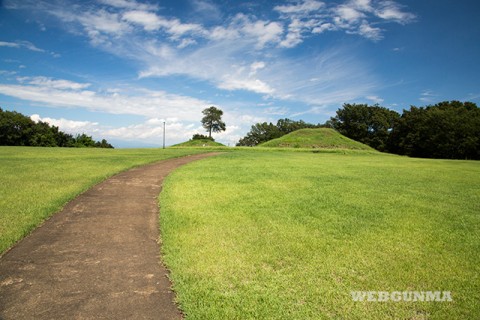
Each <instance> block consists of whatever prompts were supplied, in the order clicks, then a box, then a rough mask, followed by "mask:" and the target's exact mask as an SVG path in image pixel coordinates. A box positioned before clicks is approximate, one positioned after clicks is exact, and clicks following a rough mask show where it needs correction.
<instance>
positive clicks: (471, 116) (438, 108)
mask: <svg viewBox="0 0 480 320" xmlns="http://www.w3.org/2000/svg"><path fill="white" fill-rule="evenodd" d="M390 149H391V151H392V152H395V153H399V154H404V155H408V156H412V157H422V158H444V159H477V160H478V159H480V108H478V107H477V105H476V104H474V103H472V102H459V101H444V102H440V103H438V104H436V105H433V106H427V107H421V108H418V107H414V106H412V107H410V110H403V114H402V117H401V118H400V119H399V120H398V123H397V124H396V126H395V128H394V130H393V131H392V134H391V148H390Z"/></svg>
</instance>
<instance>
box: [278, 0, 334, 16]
mask: <svg viewBox="0 0 480 320" xmlns="http://www.w3.org/2000/svg"><path fill="white" fill-rule="evenodd" d="M324 6H325V3H324V2H321V1H315V0H304V1H302V2H297V3H295V4H290V5H281V6H276V7H274V8H273V9H274V10H275V11H278V12H280V13H283V14H301V15H305V14H309V13H311V12H314V11H317V10H319V9H321V8H323V7H324Z"/></svg>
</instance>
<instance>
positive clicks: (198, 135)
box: [192, 133, 215, 141]
mask: <svg viewBox="0 0 480 320" xmlns="http://www.w3.org/2000/svg"><path fill="white" fill-rule="evenodd" d="M205 139H206V140H211V141H215V139H213V138H212V137H208V136H205V135H203V134H199V133H195V134H194V135H193V137H192V140H205Z"/></svg>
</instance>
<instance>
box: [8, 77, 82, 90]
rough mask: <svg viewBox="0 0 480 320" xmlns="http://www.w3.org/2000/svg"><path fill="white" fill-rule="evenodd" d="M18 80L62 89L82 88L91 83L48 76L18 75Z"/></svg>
mask: <svg viewBox="0 0 480 320" xmlns="http://www.w3.org/2000/svg"><path fill="white" fill-rule="evenodd" d="M17 80H18V81H19V82H21V83H28V84H32V85H35V86H39V87H45V88H52V89H61V90H64V89H66V90H82V89H86V88H88V87H90V83H78V82H73V81H70V80H63V79H59V80H54V79H52V78H48V77H18V78H17Z"/></svg>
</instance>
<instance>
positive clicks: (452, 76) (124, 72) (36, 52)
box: [0, 0, 480, 147]
mask: <svg viewBox="0 0 480 320" xmlns="http://www.w3.org/2000/svg"><path fill="white" fill-rule="evenodd" d="M479 14H480V2H478V1H477V0H461V1H446V0H419V1H413V0H397V1H391V0H338V1H327V0H324V1H317V0H301V1H289V0H286V1H267V0H256V1H234V0H217V1H213V0H169V1H153V0H150V1H141V0H88V1H74V0H48V1H42V0H3V1H2V0H0V106H1V107H2V108H3V109H6V110H15V111H18V112H22V113H24V114H26V115H29V116H31V117H32V119H34V120H42V121H46V122H49V123H51V124H53V125H56V126H59V127H60V129H62V130H63V131H67V132H70V133H82V132H85V133H87V134H89V135H92V136H93V137H94V138H96V139H102V138H106V139H107V140H108V141H110V142H113V144H114V145H115V146H116V147H134V146H138V147H142V146H159V145H161V144H162V134H163V122H164V121H165V122H166V131H167V135H166V141H167V145H171V144H174V143H178V142H181V141H185V140H188V139H189V138H191V136H192V135H193V134H194V133H203V132H204V129H202V127H201V124H200V119H201V117H202V114H201V111H202V110H203V109H204V108H206V107H209V106H211V105H214V106H217V107H219V108H221V109H222V110H223V111H224V120H225V122H226V124H227V130H226V131H225V132H223V133H221V134H216V135H214V137H215V138H216V140H217V141H220V142H223V143H225V144H229V145H231V146H232V145H234V144H235V143H236V142H237V141H238V140H239V139H240V138H241V137H243V136H244V135H245V134H246V133H247V132H248V131H249V129H250V127H251V125H253V124H255V123H257V122H263V121H272V122H276V120H278V119H280V118H290V119H294V120H300V119H302V120H304V121H307V122H312V123H323V122H325V121H326V120H328V119H329V118H330V117H331V116H333V115H334V114H335V111H336V110H337V109H338V108H340V107H341V106H342V105H343V104H344V103H368V104H375V103H378V104H380V105H382V106H385V107H388V108H391V109H394V110H397V111H399V112H401V111H402V109H406V108H409V107H410V106H411V105H416V106H425V105H429V104H434V103H437V102H440V101H444V100H461V101H472V102H475V103H477V104H479V102H480V81H479V80H478V79H479V75H480V63H479V58H480V20H479V19H478V16H479Z"/></svg>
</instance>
